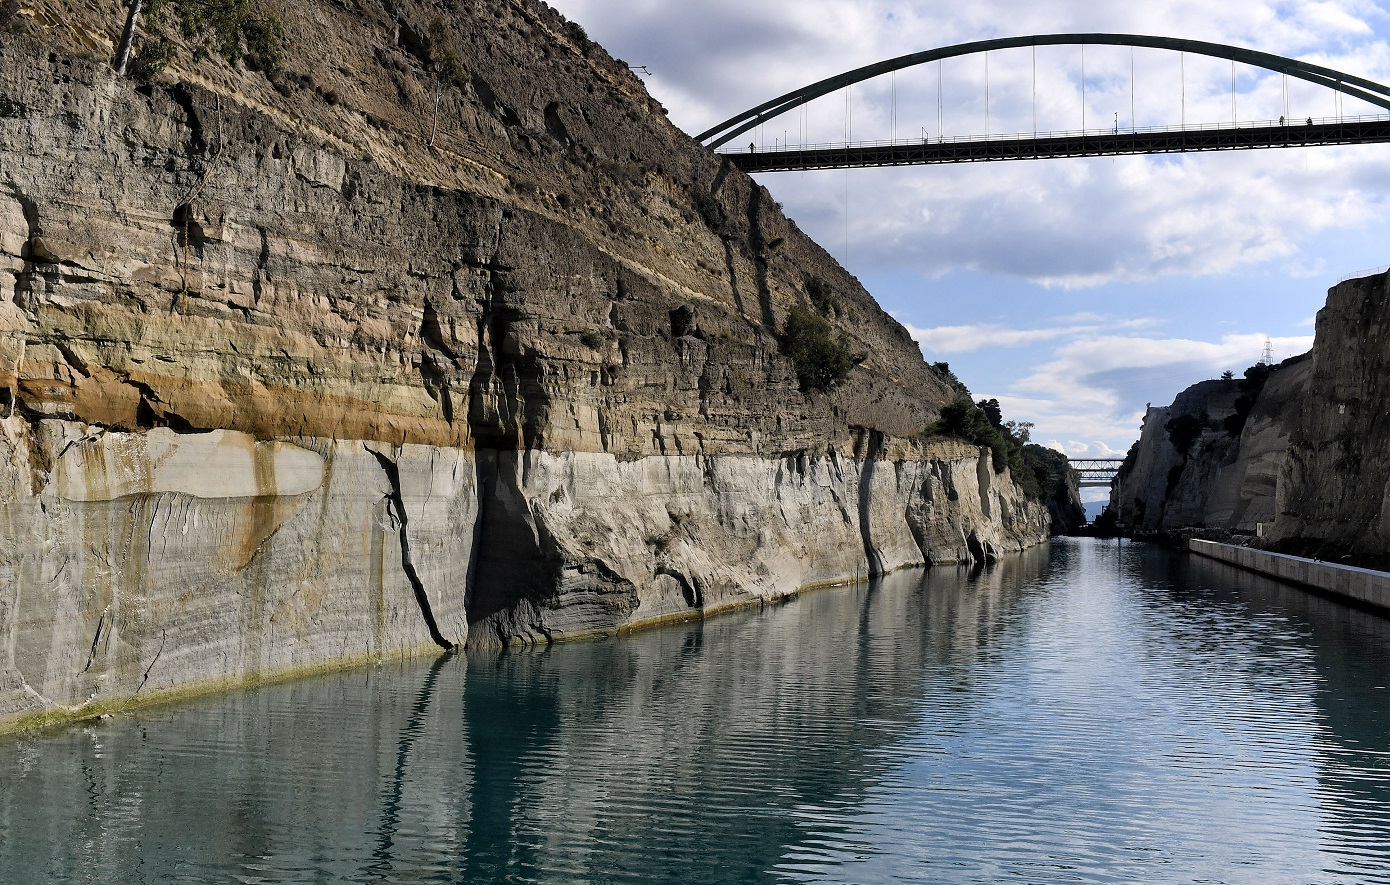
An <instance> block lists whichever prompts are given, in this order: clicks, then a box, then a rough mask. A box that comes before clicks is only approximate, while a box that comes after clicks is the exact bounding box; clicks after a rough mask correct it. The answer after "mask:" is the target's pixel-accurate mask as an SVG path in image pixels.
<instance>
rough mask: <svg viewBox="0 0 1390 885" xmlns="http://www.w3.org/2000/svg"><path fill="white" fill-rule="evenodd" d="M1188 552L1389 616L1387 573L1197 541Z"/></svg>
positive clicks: (1389, 583) (1389, 577)
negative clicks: (1335, 597)
mask: <svg viewBox="0 0 1390 885" xmlns="http://www.w3.org/2000/svg"><path fill="white" fill-rule="evenodd" d="M1189 549H1190V550H1191V551H1192V552H1193V553H1196V554H1199V555H1201V556H1206V557H1210V558H1211V559H1219V560H1221V561H1222V562H1229V563H1231V564H1232V565H1238V566H1240V567H1241V568H1245V569H1249V570H1250V571H1253V572H1259V573H1260V574H1262V575H1268V576H1270V577H1272V578H1278V579H1279V580H1281V581H1288V582H1289V583H1291V584H1300V585H1302V586H1304V587H1311V588H1313V589H1315V590H1321V591H1322V592H1324V593H1329V594H1332V595H1334V596H1341V597H1344V598H1347V599H1353V600H1356V601H1358V602H1361V603H1364V604H1366V605H1372V606H1375V607H1377V608H1379V609H1381V610H1382V611H1384V612H1387V613H1390V573H1387V572H1377V571H1372V570H1371V569H1364V568H1353V567H1351V566H1348V565H1334V564H1332V563H1330V562H1318V561H1317V560H1314V559H1303V558H1301V557H1298V556H1285V555H1283V554H1281V553H1267V552H1265V551H1264V550H1252V549H1250V548H1249V547H1236V546H1233V545H1231V544H1216V543H1213V542H1211V541H1198V540H1195V539H1194V540H1193V541H1191V542H1190V544H1189Z"/></svg>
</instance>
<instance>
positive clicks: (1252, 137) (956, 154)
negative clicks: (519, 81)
mask: <svg viewBox="0 0 1390 885" xmlns="http://www.w3.org/2000/svg"><path fill="white" fill-rule="evenodd" d="M1088 45H1100V46H1128V47H1136V48H1150V49H1165V50H1170V51H1173V52H1183V53H1192V54H1194V55H1204V56H1209V57H1211V58H1219V59H1227V60H1230V61H1232V62H1239V63H1241V64H1246V65H1250V66H1252V67H1258V68H1263V69H1265V70H1268V71H1272V72H1274V73H1278V74H1283V75H1285V76H1288V77H1294V78H1297V79H1300V80H1305V81H1307V82H1309V83H1313V84H1316V85H1319V86H1324V87H1326V88H1329V89H1333V90H1336V91H1337V92H1339V93H1341V94H1343V95H1347V96H1350V97H1352V98H1357V99H1360V100H1361V101H1364V102H1367V103H1368V104H1371V105H1374V106H1376V107H1379V108H1384V109H1386V110H1387V111H1390V87H1387V86H1385V85H1382V84H1380V83H1376V82H1374V81H1372V80H1368V79H1366V78H1364V77H1358V76H1356V75H1354V74H1348V73H1345V72H1343V71H1337V70H1334V69H1332V68H1327V67H1323V66H1321V65H1315V64H1311V63H1309V62H1304V61H1299V60H1298V59H1293V58H1286V57H1284V56H1281V55H1274V54H1272V53H1268V52H1260V51H1257V50H1253V49H1245V48H1243V47H1239V46H1230V45H1227V44H1224V43H1209V42H1205V41H1201V40H1187V39H1183V38H1179V37H1150V36H1144V35H1139V34H1042V35H1036V36H1029V37H1004V38H1000V39H995V40H977V41H974V42H971V43H960V44H957V45H955V46H944V47H941V48H940V49H929V50H926V51H924V52H915V53H911V54H909V55H903V56H899V57H897V58H892V59H887V60H885V61H881V62H876V63H874V64H871V65H865V66H864V67H861V68H856V69H854V70H851V71H845V72H844V73H842V74H837V75H835V76H833V77H828V78H826V79H824V80H820V81H818V82H816V83H812V84H810V85H808V86H803V87H801V88H800V89H795V90H793V91H791V92H788V93H786V94H785V95H781V96H778V97H777V98H774V99H772V100H771V101H767V102H764V103H763V104H760V105H758V106H757V107H754V108H750V109H748V110H746V111H744V112H743V113H741V114H737V115H735V116H733V117H730V118H729V119H727V120H725V121H724V122H722V123H720V124H719V125H717V126H714V127H712V128H710V129H708V130H706V131H704V132H702V133H700V134H699V135H698V136H696V138H697V140H698V141H700V142H702V143H703V144H704V145H705V146H706V147H708V148H711V149H717V148H719V147H722V146H724V145H726V144H728V143H729V142H731V141H733V140H734V139H735V138H738V137H739V136H740V135H743V134H744V133H746V132H748V131H750V130H752V129H754V128H756V127H757V126H759V125H761V124H763V123H765V122H767V121H768V120H772V119H774V118H776V117H779V116H781V115H782V114H785V113H787V112H788V111H791V110H794V109H796V108H798V107H800V106H802V105H804V104H806V103H807V102H810V101H813V100H815V99H817V98H820V97H822V96H825V95H829V94H830V93H832V92H835V91H837V90H840V89H844V88H847V87H849V86H853V85H854V84H855V83H861V82H863V81H865V80H870V79H873V78H875V77H879V76H882V75H883V74H888V73H892V72H894V71H900V70H903V69H905V68H911V67H916V66H918V65H924V64H927V63H929V62H934V61H941V60H943V59H948V58H959V57H961V56H968V55H978V54H982V53H988V52H992V51H995V50H1000V49H1018V48H1025V47H1030V46H1031V47H1036V46H1083V47H1084V46H1088ZM1385 141H1390V120H1385V119H1379V118H1373V119H1369V120H1367V119H1357V120H1350V121H1344V120H1340V119H1338V120H1335V121H1319V122H1318V123H1313V122H1312V121H1311V120H1310V121H1309V122H1308V123H1307V124H1306V125H1305V124H1293V123H1290V122H1286V121H1283V120H1281V121H1280V123H1279V124H1278V125H1277V126H1276V125H1272V124H1266V125H1264V126H1248V125H1247V126H1244V127H1241V126H1236V125H1232V126H1200V127H1185V126H1184V127H1168V128H1161V129H1141V130H1135V129H1131V130H1127V131H1121V130H1119V128H1118V127H1116V129H1115V131H1113V132H1112V131H1110V130H1103V131H1097V132H1085V131H1083V132H1081V133H1057V134H1053V133H1049V134H1046V135H1043V136H1039V135H1038V134H1037V133H1035V134H1034V135H1033V137H1032V138H1029V137H1027V136H1008V137H999V138H991V137H985V138H983V139H952V140H949V141H946V140H940V139H939V140H938V141H936V142H930V141H927V140H923V141H922V142H920V143H910V142H895V143H870V144H859V145H855V144H845V145H835V146H830V145H821V146H815V147H814V148H803V149H801V150H779V151H765V150H764V151H751V152H749V153H733V154H726V155H725V156H727V157H729V159H730V160H731V161H733V162H734V163H735V165H737V166H739V167H740V168H743V169H745V170H746V171H750V172H751V171H777V170H783V169H809V168H838V167H846V166H888V165H906V164H916V163H958V162H973V161H982V160H1007V159H1040V158H1044V157H1063V156H1109V155H1114V154H1136V153H1170V152H1183V151H1202V150H1235V149H1247V148H1259V147H1290V146H1302V145H1314V144H1364V143H1373V142H1385Z"/></svg>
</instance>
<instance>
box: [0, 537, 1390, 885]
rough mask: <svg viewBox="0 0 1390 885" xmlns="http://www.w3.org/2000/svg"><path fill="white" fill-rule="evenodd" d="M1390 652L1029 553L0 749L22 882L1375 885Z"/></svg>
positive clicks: (123, 721)
mask: <svg viewBox="0 0 1390 885" xmlns="http://www.w3.org/2000/svg"><path fill="white" fill-rule="evenodd" d="M1387 684H1390V621H1386V620H1384V619H1380V618H1377V617H1376V616H1373V615H1367V614H1364V613H1361V612H1356V611H1354V610H1350V609H1346V608H1344V607H1342V606H1340V605H1337V604H1335V603H1329V602H1325V601H1322V600H1319V599H1316V598H1313V597H1308V596H1306V595H1304V594H1301V593H1299V592H1298V591H1294V590H1291V589H1288V588H1282V587H1279V586H1278V585H1275V584H1271V583H1270V582H1267V581H1263V580H1261V579H1259V578H1256V577H1253V576H1250V575H1246V574H1243V573H1240V572H1237V571H1235V570H1234V569H1230V568H1229V567H1227V566H1224V565H1220V564H1217V563H1207V562H1205V561H1202V560H1195V559H1193V560H1189V559H1186V558H1184V557H1182V556H1180V555H1177V554H1172V553H1169V552H1167V551H1163V550H1159V549H1156V548H1147V547H1143V546H1130V545H1125V546H1123V547H1120V546H1116V545H1115V544H1113V543H1110V544H1106V543H1104V542H1095V541H1075V542H1071V541H1063V542H1054V544H1053V545H1052V549H1051V551H1050V554H1049V553H1048V552H1047V551H1037V552H1034V553H1032V554H1029V555H1026V556H1022V557H1017V558H1012V559H1010V560H1008V561H1006V562H1004V563H1002V564H1000V565H999V566H997V567H995V568H992V569H986V570H980V571H975V572H969V571H965V570H957V569H955V568H948V569H936V570H933V571H931V572H928V573H925V574H923V573H921V572H910V573H902V574H899V575H896V576H892V577H890V578H889V579H887V580H885V581H883V582H881V583H877V584H875V585H873V586H871V587H860V588H856V589H837V590H830V591H825V592H817V593H811V594H807V595H806V596H804V597H802V598H800V599H798V600H794V601H792V602H789V603H787V604H785V605H782V606H778V607H771V608H766V609H763V610H760V611H750V612H745V613H741V614H735V615H731V616H728V617H725V618H720V619H715V620H712V621H709V622H707V623H704V624H691V625H686V626H682V627H675V628H671V629H668V630H662V631H657V632H653V633H647V634H641V635H634V636H627V637H621V638H615V639H607V640H601V641H594V642H584V643H571V644H567V645H558V646H555V647H552V648H544V649H533V650H520V651H510V652H504V653H501V654H489V655H479V654H475V655H473V656H472V657H467V658H466V657H454V658H448V659H442V660H439V661H435V662H432V663H427V664H414V665H396V666H391V667H382V668H377V669H375V670H371V671H366V672H358V673H348V674H339V675H335V676H329V677H324V678H319V679H314V680H307V681H303V682H299V683H294V684H287V685H281V686H270V687H265V688H262V689H260V690H256V691H247V692H239V693H233V694H229V695H224V696H220V697H215V698H208V699H204V700H200V701H197V702H193V703H189V704H186V705H183V706H179V707H168V708H164V709H155V710H148V711H143V712H141V713H138V714H133V715H130V716H126V717H120V718H118V719H116V720H113V721H111V722H108V723H103V724H94V725H90V726H86V727H77V728H70V729H66V730H57V731H53V732H50V733H45V734H33V735H28V736H24V737H19V738H12V739H9V740H6V741H3V742H0V870H3V871H4V872H5V874H6V876H7V878H6V881H10V880H11V879H12V880H13V881H24V882H122V883H125V882H142V881H148V882H156V881H180V882H185V881H186V882H224V881H243V882H300V881H303V882H373V881H391V882H491V881H509V882H543V883H560V882H566V883H568V882H605V883H608V882H671V881H692V880H698V881H710V882H773V881H802V882H845V881H854V882H886V881H895V880H903V879H906V880H916V881H932V882H969V881H999V880H1005V879H1011V878H1018V879H1020V880H1023V881H1030V882H1075V881H1095V882H1099V881H1145V882H1163V881H1193V880H1211V881H1225V882H1252V883H1253V882H1260V883H1264V882H1282V881H1289V882H1303V881H1329V882H1331V881H1341V882H1390V847H1387V846H1390V766H1388V765H1387V759H1390V707H1387V698H1388V697H1390V692H1387V690H1386V685H1387Z"/></svg>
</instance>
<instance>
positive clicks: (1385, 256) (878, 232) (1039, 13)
mask: <svg viewBox="0 0 1390 885" xmlns="http://www.w3.org/2000/svg"><path fill="white" fill-rule="evenodd" d="M1387 3H1390V0H1387ZM551 5H553V6H555V7H556V8H557V9H559V10H560V11H561V12H562V13H563V14H565V15H566V16H567V17H568V18H570V19H571V20H573V21H577V22H579V23H580V24H581V25H583V26H584V28H585V30H586V31H587V32H588V34H589V35H590V36H591V37H592V38H594V39H595V40H597V41H598V42H600V43H602V44H603V45H604V46H605V47H606V48H607V49H608V50H609V51H610V52H611V53H612V54H613V55H614V56H616V57H618V58H622V59H624V60H626V61H627V62H628V63H629V64H631V65H643V66H645V67H646V68H647V70H648V71H649V72H650V74H649V76H646V77H645V82H646V84H647V87H648V89H649V90H650V92H651V93H652V95H653V96H655V97H656V98H657V99H658V100H660V101H661V102H662V103H663V104H664V105H665V106H666V107H667V109H668V110H669V111H670V115H671V120H672V121H673V122H674V123H675V124H676V125H677V126H679V127H681V128H682V129H684V130H685V131H686V132H689V133H692V134H696V133H699V132H701V131H703V130H704V129H706V128H708V127H710V126H712V125H714V124H716V123H718V122H720V121H722V120H723V119H725V118H728V117H732V116H734V115H735V114H737V113H739V112H741V111H743V110H745V109H747V108H750V107H753V106H755V105H758V104H761V103H762V102H764V101H766V100H768V99H771V98H774V97H776V96H778V95H781V94H782V93H784V92H788V91H791V90H793V89H796V88H798V87H800V86H803V85H806V84H808V83H811V82H814V81H817V80H820V79H823V78H825V77H828V76H832V75H834V74H837V73H840V72H842V71H846V70H850V69H852V68H856V67H859V66H861V65H865V64H869V63H872V62H876V61H880V60H883V59H887V58H891V57H895V56H898V55H904V54H907V53H910V52H917V51H921V50H925V49H932V48H937V47H941V46H948V45H952V44H956V43H963V42H968V41H973V40H982V39H989V38H995V37H1008V36H1018V35H1029V34H1050V33H1063V32H1115V33H1131V34H1145V35H1155V36H1173V37H1186V38H1191V39H1197V40H1207V41H1212V42H1219V43H1228V44H1233V45H1237V46H1243V47H1248V48H1251V49H1256V50H1260V51H1264V52H1271V53H1275V54H1278V55H1284V56H1289V57H1292V58H1298V59H1301V60H1304V61H1309V62H1314V63H1317V64H1322V65H1325V66H1327V67H1332V68H1335V69H1337V70H1341V71H1345V72H1347V73H1350V74H1356V75H1359V76H1362V77H1366V78H1368V79H1371V80H1375V81H1377V82H1381V83H1390V7H1387V6H1382V5H1381V4H1379V3H1376V2H1370V0H1226V2H1224V3H1220V4H1214V3H1211V2H1209V0H1175V2H1154V3H1148V4H1137V3H1130V2H1114V0H1063V2H1037V3H1021V2H1017V0H975V2H972V3H959V2H945V0H899V2H885V0H855V2H849V0H757V2H748V0H701V2H690V0H629V2H626V3H622V4H615V3H612V2H610V0H552V4H551ZM1083 68H1084V78H1083ZM1083 84H1084V88H1083ZM1378 111H1380V109H1378V108H1375V107H1373V106H1370V105H1367V104H1364V103H1361V102H1359V101H1357V100H1355V99H1351V98H1344V99H1342V101H1340V102H1339V101H1338V99H1337V96H1336V95H1335V93H1334V92H1333V91H1331V90H1327V89H1323V88H1320V87H1317V86H1314V85H1312V84H1308V83H1304V82H1303V81H1300V80H1296V79H1286V78H1284V77H1282V76H1280V75H1278V74H1272V73H1269V72H1266V71H1263V70H1261V69H1258V68H1252V67H1249V66H1245V65H1236V66H1235V67H1234V69H1233V67H1232V65H1231V64H1230V62H1227V61H1221V60H1216V59H1209V58H1206V57H1203V56H1196V55H1192V54H1178V53H1172V52H1164V51H1161V50H1150V49H1137V50H1133V52H1131V50H1129V49H1127V48H1123V47H1089V48H1087V49H1085V50H1084V53H1083V51H1082V50H1081V49H1080V48H1078V47H1062V46H1056V47H1041V48H1039V49H1037V50H1036V54H1034V52H1033V51H1032V50H1029V49H1018V50H1006V51H1000V52H994V53H990V55H989V57H988V58H987V59H986V58H985V57H984V56H982V55H976V56H972V57H966V58H960V59H954V60H949V61H946V62H944V63H943V64H942V65H941V66H940V67H938V66H937V65H928V66H923V67H918V68H915V69H911V70H905V71H901V72H898V73H897V74H896V75H893V76H892V77H881V78H878V79H876V80H873V81H868V82H865V83H862V84H859V85H857V86H855V87H853V88H852V89H851V90H849V94H848V96H847V95H846V94H845V92H844V91H841V92H838V93H835V94H833V95H830V96H826V97H825V98H822V99H818V100H817V101H816V102H813V103H812V104H810V105H808V106H807V107H806V109H805V110H804V111H793V112H791V113H789V114H787V115H785V116H784V117H782V118H780V119H778V120H776V121H771V122H769V123H768V124H766V125H764V126H763V127H762V128H761V129H760V130H757V131H755V132H753V133H749V134H748V135H745V136H743V137H742V138H740V139H739V143H740V147H743V148H746V145H747V142H748V141H753V142H756V143H758V144H759V146H766V147H769V148H773V147H777V146H780V145H782V144H785V143H791V144H792V145H795V144H798V143H803V142H804V143H830V142H843V141H845V140H846V136H847V135H848V137H849V138H850V139H852V140H854V141H864V140H879V139H888V138H893V137H896V138H920V137H924V136H925V137H953V136H969V135H981V134H984V133H985V132H990V133H995V134H998V133H1020V132H1032V131H1034V130H1036V131H1064V130H1076V129H1080V128H1082V126H1083V124H1084V126H1085V127H1086V128H1089V129H1097V128H1106V129H1109V128H1112V127H1116V126H1118V127H1119V128H1121V129H1125V128H1128V127H1130V126H1139V127H1143V126H1176V125H1181V124H1183V123H1187V124H1193V123H1227V124H1229V122H1230V121H1231V120H1232V119H1233V117H1234V119H1235V120H1237V121H1239V122H1251V121H1273V120H1277V119H1278V118H1279V117H1280V116H1283V115H1285V114H1287V115H1288V117H1289V119H1291V120H1303V119H1305V118H1307V117H1314V118H1319V119H1321V118H1327V117H1336V116H1337V115H1338V114H1342V115H1346V116H1354V115H1371V114H1375V113H1377V112H1378ZM1380 112H1381V113H1384V112H1383V111H1380ZM1387 151H1390V146H1386V145H1367V146H1354V147H1331V148H1329V147H1322V148H1293V149H1281V150H1265V151H1241V152H1233V153H1203V154H1178V155H1168V156H1151V157H1144V156H1140V157H1115V158H1108V157H1099V158H1076V159H1063V160H1034V161H1021V162H1020V161H1015V162H1003V163H982V164H963V165H955V166H916V167H904V168H898V169H860V170H828V171H817V172H783V173H765V174H761V175H759V176H757V178H758V180H759V181H760V182H761V183H762V184H764V185H765V186H766V187H767V188H768V190H769V191H770V192H771V193H772V195H773V197H774V198H775V199H777V200H778V201H779V202H781V203H782V204H783V206H784V209H785V211H786V213H787V215H788V216H790V217H791V218H793V219H795V220H796V221H797V223H798V225H799V226H800V227H801V228H802V229H803V230H805V231H807V232H808V233H809V234H810V235H811V236H812V237H814V238H815V239H816V240H817V241H818V242H820V243H821V244H822V245H823V246H825V247H826V248H827V249H828V250H829V251H830V252H831V253H832V254H833V255H834V256H835V257H836V258H837V259H839V260H840V262H841V263H842V264H844V265H845V266H846V267H847V268H848V269H849V270H850V272H851V273H853V274H855V275H856V276H857V277H858V278H859V279H860V281H861V282H863V283H864V285H865V286H866V287H867V288H868V290H869V291H870V292H871V293H873V295H874V296H875V297H876V298H877V299H878V300H879V302H880V303H881V304H882V305H883V306H884V308H885V309H886V310H888V311H889V312H890V313H891V314H892V315H893V316H895V317H896V318H897V319H898V320H899V321H900V322H902V323H903V324H904V325H905V326H907V327H908V329H909V330H910V331H911V332H912V334H913V337H914V338H915V339H916V340H917V341H918V343H919V344H920V345H921V348H922V352H923V354H924V355H925V356H926V358H927V359H928V360H931V361H933V362H935V361H938V360H945V361H947V362H949V363H950V364H951V367H952V369H953V370H954V371H955V373H956V375H957V376H958V377H959V378H960V379H961V380H962V381H964V382H965V383H966V385H967V386H969V388H970V389H971V391H972V392H973V393H974V394H975V396H976V398H977V399H978V398H986V397H994V398H997V399H999V401H1000V403H1001V404H1002V406H1003V411H1004V417H1005V418H1008V419H1013V420H1018V421H1030V422H1032V423H1033V424H1034V429H1033V439H1034V441H1035V442H1041V443H1044V444H1047V445H1051V446H1053V447H1055V448H1058V449H1061V450H1063V451H1065V452H1067V453H1068V454H1071V455H1073V456H1092V457H1104V456H1108V455H1116V454H1122V453H1123V452H1124V451H1125V450H1126V449H1128V447H1129V446H1130V444H1131V443H1132V442H1133V441H1134V440H1135V439H1136V438H1137V436H1138V433H1139V429H1140V425H1141V422H1142V418H1143V415H1144V411H1145V408H1146V407H1147V405H1149V404H1150V403H1152V404H1153V405H1166V404H1168V403H1169V402H1171V401H1172V399H1173V397H1174V396H1175V395H1176V394H1177V393H1178V392H1179V391H1181V390H1182V389H1183V388H1185V387H1187V386H1189V385H1191V384H1194V383H1196V382H1198V381H1201V380H1204V379H1207V378H1215V377H1218V376H1219V375H1220V374H1221V373H1222V372H1223V371H1225V370H1231V371H1234V372H1235V373H1236V375H1237V376H1239V375H1240V373H1241V372H1242V371H1243V370H1244V369H1245V368H1246V367H1247V366H1250V365H1252V364H1254V363H1255V362H1257V361H1258V360H1259V359H1260V358H1261V356H1262V353H1263V351H1264V348H1265V344H1266V340H1267V339H1268V341H1269V342H1270V344H1271V345H1272V348H1273V351H1274V354H1275V357H1276V359H1283V358H1286V357H1289V356H1293V355H1296V354H1299V353H1303V352H1305V351H1307V350H1308V349H1309V347H1311V346H1312V342H1313V332H1314V316H1315V314H1316V313H1317V311H1318V309H1319V308H1320V307H1321V306H1322V305H1323V303H1324V301H1325V299H1326V294H1327V289H1328V288H1329V287H1330V286H1332V285H1334V284H1335V283H1337V282H1338V281H1339V280H1340V279H1343V278H1345V277H1348V276H1352V275H1356V274H1358V273H1359V272H1362V271H1367V270H1372V269H1379V268H1381V267H1382V266H1384V265H1387V264H1390V237H1388V236H1387V234H1390V163H1387V162H1386V152H1387Z"/></svg>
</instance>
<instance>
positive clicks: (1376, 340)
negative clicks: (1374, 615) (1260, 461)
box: [1274, 273, 1390, 569]
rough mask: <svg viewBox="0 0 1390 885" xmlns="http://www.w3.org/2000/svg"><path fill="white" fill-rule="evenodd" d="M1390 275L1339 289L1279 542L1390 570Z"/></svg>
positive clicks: (1333, 294) (1316, 348) (1283, 484)
mask: <svg viewBox="0 0 1390 885" xmlns="http://www.w3.org/2000/svg"><path fill="white" fill-rule="evenodd" d="M1388 344H1390V274H1383V273H1382V274H1377V275H1375V276H1372V277H1365V278H1362V279H1355V280H1347V281H1345V282H1343V283H1340V284H1338V285H1336V286H1334V287H1333V288H1332V289H1331V290H1330V291H1329V292H1328V295H1327V305H1326V306H1325V307H1323V309H1322V310H1320V311H1318V319H1317V338H1316V339H1315V343H1314V345H1313V354H1312V359H1311V360H1310V365H1309V369H1308V388H1307V395H1306V396H1305V397H1304V398H1303V399H1302V401H1301V402H1300V403H1299V404H1298V406H1299V407H1298V409H1297V413H1296V419H1295V420H1294V421H1293V422H1292V423H1293V434H1292V440H1291V442H1290V445H1289V455H1288V458H1287V459H1286V460H1285V462H1284V464H1283V465H1282V468H1281V470H1280V473H1279V488H1278V493H1277V498H1276V506H1277V508H1278V518H1277V521H1276V524H1275V531H1274V541H1275V543H1276V545H1277V546H1278V548H1279V549H1281V550H1285V551H1288V552H1296V553H1303V554H1308V555H1315V556H1319V557H1321V558H1323V559H1349V560H1351V561H1354V562H1357V563H1360V564H1363V565H1369V566H1372V567H1375V568H1382V569H1384V568H1390V451H1387V447H1386V439H1387V435H1386V434H1387V432H1390V346H1387V345H1388Z"/></svg>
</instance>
